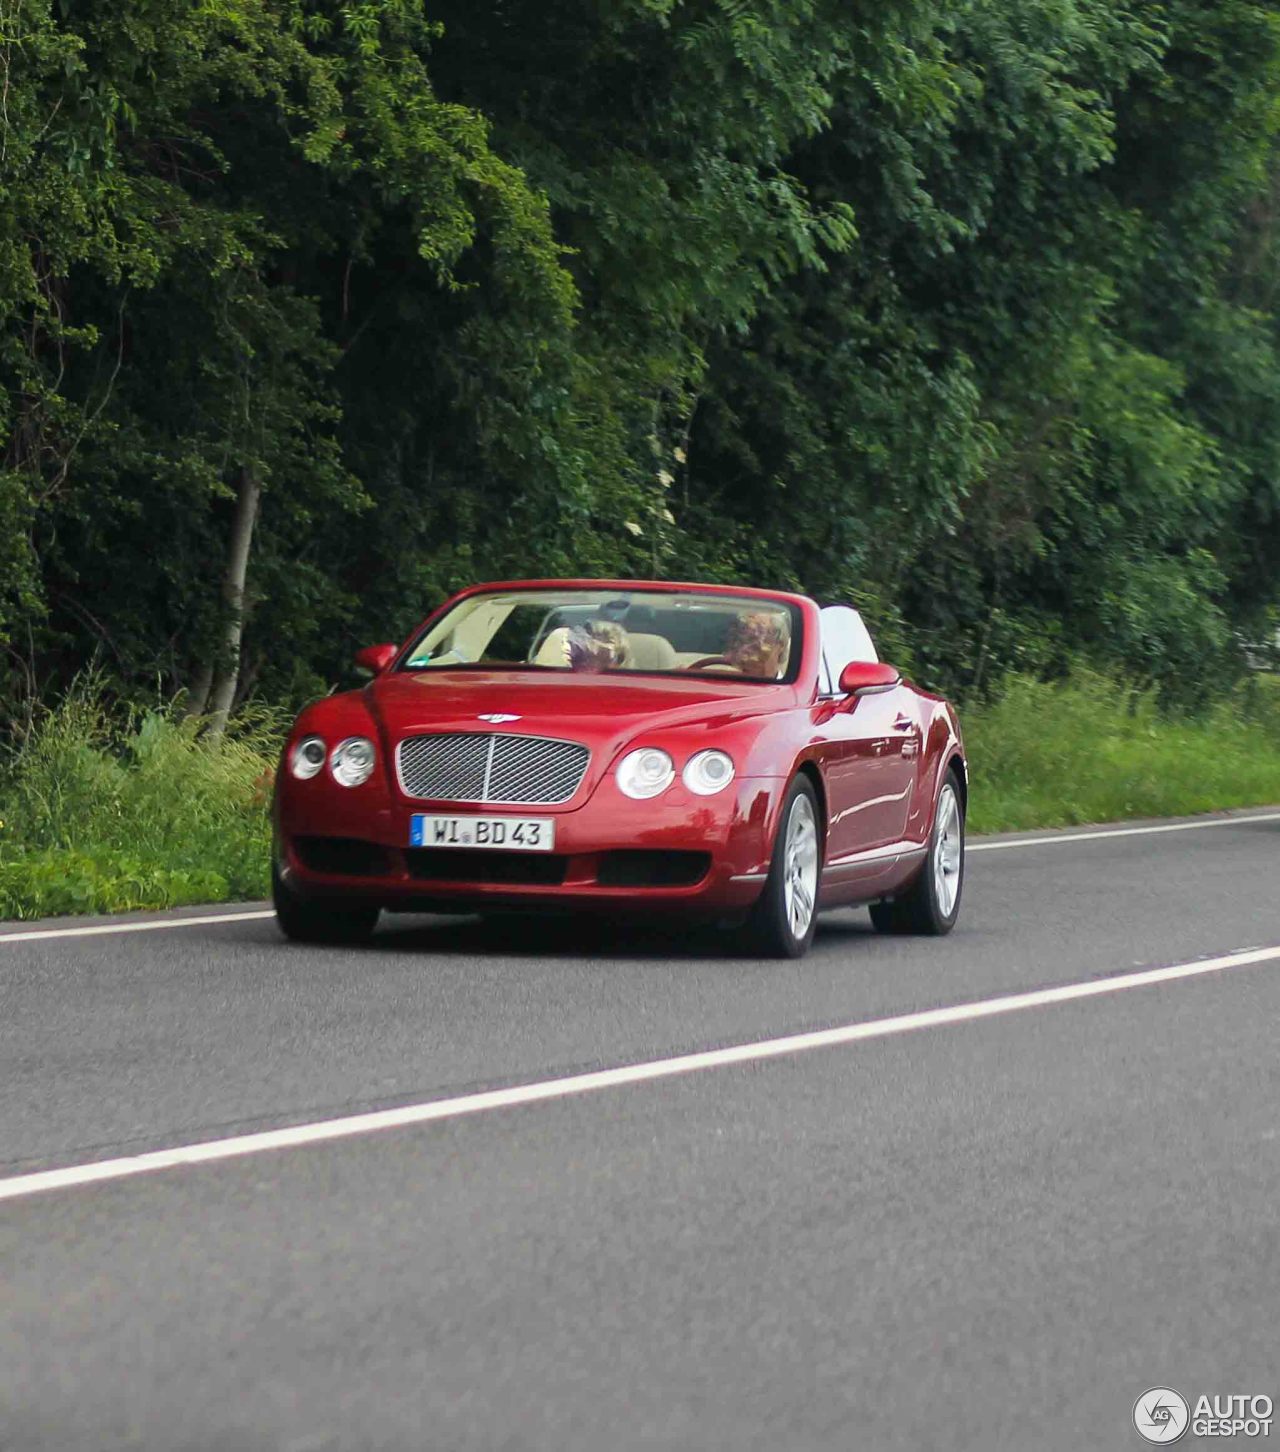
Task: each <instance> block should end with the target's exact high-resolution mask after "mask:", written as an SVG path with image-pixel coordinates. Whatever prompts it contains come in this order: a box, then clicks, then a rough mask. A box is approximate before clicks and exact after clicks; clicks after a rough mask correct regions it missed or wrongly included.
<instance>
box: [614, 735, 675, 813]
mask: <svg viewBox="0 0 1280 1452" xmlns="http://www.w3.org/2000/svg"><path fill="white" fill-rule="evenodd" d="M675 775H676V765H675V762H674V761H672V760H671V758H670V757H669V756H668V755H667V753H666V752H665V751H659V750H658V748H657V747H656V746H642V747H641V748H640V750H639V751H633V752H631V754H630V755H629V756H624V757H623V759H622V762H621V764H620V765H619V767H618V785H619V786H620V787H621V788H622V790H623V791H624V792H626V794H627V795H628V796H629V797H638V798H640V799H641V800H643V799H644V798H645V797H656V796H657V795H658V793H659V792H665V791H666V789H667V788H668V787H669V786H670V785H671V783H672V782H673V781H674V780H675Z"/></svg>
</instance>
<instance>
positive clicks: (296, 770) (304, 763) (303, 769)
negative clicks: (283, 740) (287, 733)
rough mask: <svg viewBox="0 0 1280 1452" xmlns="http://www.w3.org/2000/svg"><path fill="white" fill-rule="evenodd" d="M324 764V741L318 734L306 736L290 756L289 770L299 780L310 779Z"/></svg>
mask: <svg viewBox="0 0 1280 1452" xmlns="http://www.w3.org/2000/svg"><path fill="white" fill-rule="evenodd" d="M323 765H324V742H323V741H321V739H320V738H319V737H318V736H304V737H303V738H302V740H301V741H299V742H298V744H297V745H296V746H295V747H294V748H293V751H292V752H291V754H290V756H289V770H290V771H291V772H292V773H293V774H294V776H296V777H297V778H298V780H299V781H310V780H311V778H312V777H313V776H315V774H316V772H318V771H319V770H320V768H321V767H322V766H323Z"/></svg>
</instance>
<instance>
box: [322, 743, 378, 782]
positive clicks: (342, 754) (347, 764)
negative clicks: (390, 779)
mask: <svg viewBox="0 0 1280 1452" xmlns="http://www.w3.org/2000/svg"><path fill="white" fill-rule="evenodd" d="M373 763H374V753H373V742H372V741H366V740H365V738H364V737H363V736H348V737H347V739H346V740H345V741H339V742H338V744H337V745H336V746H335V747H334V748H333V752H332V754H331V755H330V757H329V770H330V771H331V772H332V773H333V779H334V781H336V782H337V783H338V785H339V786H345V787H357V786H359V785H360V784H361V783H362V782H366V781H368V780H369V778H370V777H371V776H372V775H373Z"/></svg>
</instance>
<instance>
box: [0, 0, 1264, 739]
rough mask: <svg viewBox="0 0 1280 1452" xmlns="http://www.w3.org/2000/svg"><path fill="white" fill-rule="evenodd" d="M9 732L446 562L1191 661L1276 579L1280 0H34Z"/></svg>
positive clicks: (947, 661) (956, 677)
mask: <svg viewBox="0 0 1280 1452" xmlns="http://www.w3.org/2000/svg"><path fill="white" fill-rule="evenodd" d="M0 95H3V98H4V102H3V106H0V384H2V385H3V386H2V387H0V729H6V728H7V729H13V727H14V724H15V723H16V724H19V725H20V724H21V722H22V721H23V720H24V719H25V717H26V715H27V713H28V712H29V711H30V710H31V709H32V707H33V705H34V703H35V702H37V701H39V700H45V701H48V700H53V699H56V698H57V696H58V694H59V692H60V691H62V690H64V689H65V688H66V686H67V684H68V682H69V681H70V680H72V679H73V678H74V677H75V676H76V675H77V674H78V673H79V672H80V671H81V670H82V669H83V668H84V666H85V664H86V662H87V661H88V660H90V659H94V660H96V661H97V662H98V664H99V667H100V668H101V669H102V670H104V671H106V672H107V673H108V674H109V676H110V678H111V681H112V684H113V688H114V689H115V690H117V691H118V692H119V693H120V694H121V695H122V696H123V697H124V698H126V699H134V700H136V699H140V698H144V697H146V698H149V697H150V695H151V694H152V693H153V692H154V690H155V686H156V683H157V682H159V683H160V689H161V692H162V694H163V695H165V696H166V697H169V698H172V697H176V696H178V695H180V694H181V693H182V692H184V691H188V692H191V693H192V695H193V696H194V699H195V700H196V701H197V702H198V701H199V700H200V699H201V689H202V688H201V685H200V682H201V680H202V679H203V680H204V681H205V682H206V684H207V680H208V676H209V673H210V671H212V670H214V669H221V668H222V667H223V666H225V665H227V664H228V660H227V659H226V657H227V656H228V655H229V654H232V653H233V652H232V649H231V647H229V646H228V644H227V640H228V630H227V626H228V621H229V619H232V618H234V614H235V613H236V607H235V606H234V605H233V604H229V603H228V600H227V598H226V592H225V591H224V589H223V577H224V572H226V570H227V568H228V558H229V540H230V534H231V524H232V512H233V506H234V496H235V493H236V489H237V484H238V482H239V481H240V480H242V479H244V478H246V477H251V478H252V479H253V480H254V481H255V482H256V483H257V484H258V485H260V486H261V490H262V495H261V510H260V515H259V516H258V518H257V519H256V521H255V524H256V528H255V532H254V535H253V544H252V553H251V557H250V561H249V568H248V587H247V598H246V601H245V611H246V618H245V622H244V626H245V628H244V646H243V660H242V669H241V670H240V675H239V695H240V698H241V699H243V698H245V697H257V698H259V699H268V700H273V701H282V702H283V701H288V702H293V701H296V700H297V699H298V698H299V697H301V696H303V695H305V694H307V693H309V692H313V691H315V690H317V689H323V687H324V685H325V684H326V683H327V682H331V681H334V680H335V679H337V678H338V677H339V675H340V673H341V672H342V670H343V668H344V665H345V662H346V661H347V659H348V658H349V655H350V651H351V648H352V646H353V645H356V644H358V643H360V642H361V641H362V640H369V639H382V638H387V637H388V636H392V635H399V634H402V633H404V632H406V631H407V630H408V628H409V627H410V626H411V624H412V623H413V622H414V621H415V620H416V619H417V618H419V617H420V616H421V615H422V614H423V613H425V611H426V610H427V609H428V608H429V607H430V606H431V605H432V604H433V603H435V601H436V600H437V599H438V598H439V597H440V595H441V594H442V593H443V592H445V591H446V590H448V589H450V588H452V587H455V586H457V585H459V584H462V583H465V582H468V581H471V580H474V579H476V578H480V577H490V578H494V577H499V576H504V575H513V574H514V575H518V574H534V573H566V574H635V573H638V574H646V575H657V576H667V577H678V576H689V575H698V576H703V577H710V578H717V579H741V580H748V581H754V582H758V583H776V584H788V585H796V586H799V587H801V588H804V589H806V590H809V591H811V592H813V593H816V594H819V595H823V596H835V595H838V596H842V597H846V598H853V599H855V600H856V601H857V602H858V603H859V604H860V605H861V606H862V608H863V609H864V610H865V611H866V613H867V614H868V616H869V618H870V619H871V622H872V624H873V626H874V627H875V628H876V630H877V632H878V633H879V635H880V636H881V638H882V640H883V642H884V643H885V645H886V648H887V650H888V651H889V652H890V653H891V654H892V655H894V656H895V657H896V658H898V659H900V660H901V661H903V662H904V663H907V664H910V665H911V666H912V668H913V669H914V670H915V671H916V673H917V674H918V675H919V676H920V677H921V678H923V679H926V680H928V681H929V682H930V683H931V684H936V685H939V686H946V687H950V688H952V689H955V690H957V691H961V692H964V693H966V694H967V695H969V696H970V697H972V698H974V699H981V698H982V697H983V696H984V695H985V694H987V693H989V692H991V691H993V690H998V688H999V684H1000V682H1001V680H1002V679H1003V677H1004V676H1005V675H1006V674H1008V673H1010V672H1030V673H1033V674H1048V675H1053V674H1054V673H1061V672H1062V671H1063V670H1064V669H1065V668H1066V666H1067V663H1068V662H1069V661H1071V660H1073V659H1075V658H1077V657H1080V656H1082V655H1084V656H1087V657H1088V658H1089V659H1090V660H1091V661H1093V662H1094V663H1095V664H1096V665H1098V666H1100V667H1102V668H1105V669H1107V670H1112V671H1117V672H1120V673H1121V674H1123V675H1124V676H1125V677H1126V678H1127V679H1132V680H1134V681H1136V682H1138V683H1139V684H1140V685H1141V686H1143V687H1146V686H1151V687H1152V688H1154V689H1156V690H1157V691H1158V692H1159V694H1160V696H1161V699H1162V700H1163V701H1165V702H1166V703H1178V702H1181V703H1184V704H1188V703H1193V702H1194V701H1195V700H1196V699H1197V697H1198V695H1199V693H1200V692H1202V691H1203V689H1204V684H1205V682H1206V681H1213V682H1218V681H1221V682H1226V683H1229V682H1230V680H1231V679H1232V677H1233V676H1234V675H1235V674H1236V673H1237V672H1238V670H1239V668H1240V666H1241V660H1242V645H1243V644H1245V643H1246V642H1257V641H1259V640H1261V639H1262V638H1263V637H1264V634H1265V631H1266V630H1267V629H1268V628H1269V627H1268V626H1267V621H1268V619H1269V618H1270V617H1269V614H1268V612H1269V611H1271V610H1272V609H1273V608H1274V607H1275V605H1276V604H1277V602H1278V601H1280V332H1278V330H1277V316H1278V311H1277V301H1278V299H1280V228H1278V227H1277V217H1278V216H1280V211H1278V209H1277V205H1276V202H1277V197H1278V196H1280V190H1278V178H1280V168H1278V166H1277V128H1278V127H1280V104H1278V103H1277V100H1276V97H1277V96H1278V95H1280V21H1278V20H1277V17H1276V15H1275V14H1274V12H1273V11H1272V9H1271V7H1268V6H1265V5H1261V4H1258V3H1254V0H1167V3H1165V4H1162V5H1159V6H1131V5H1125V4H1122V3H1119V0H954V3H948V4H945V5H944V4H941V3H938V0H885V3H882V4H877V5H874V6H872V5H859V6H852V7H851V6H849V5H847V4H837V3H836V0H617V3H611V4H608V5H602V4H598V3H596V0H565V3H562V4H558V5H557V6H556V7H555V8H554V15H551V14H550V13H549V12H548V9H547V7H546V5H545V4H541V3H537V0H503V3H502V4H501V5H475V4H471V3H463V0H434V3H432V4H430V5H428V4H426V3H425V0H376V3H375V0H358V3H356V0H343V3H338V0H205V3H201V4H199V5H196V6H192V5H190V4H188V3H185V0H76V3H75V4H70V3H67V0H0Z"/></svg>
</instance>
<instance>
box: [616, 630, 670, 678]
mask: <svg viewBox="0 0 1280 1452" xmlns="http://www.w3.org/2000/svg"><path fill="white" fill-rule="evenodd" d="M627 647H628V649H627V657H628V658H627V665H628V666H630V668H631V669H632V670H633V671H674V670H678V669H679V668H680V662H679V661H678V660H677V658H676V653H675V650H674V648H673V647H672V644H671V642H670V641H669V640H668V639H667V637H666V636H665V635H646V634H644V633H643V632H638V633H632V634H630V635H628V636H627Z"/></svg>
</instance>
